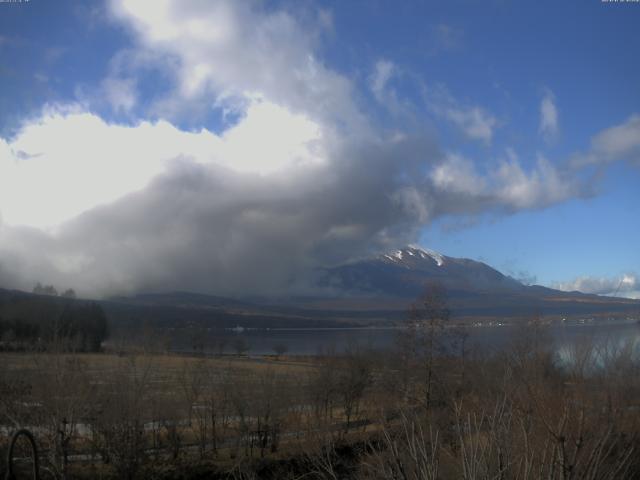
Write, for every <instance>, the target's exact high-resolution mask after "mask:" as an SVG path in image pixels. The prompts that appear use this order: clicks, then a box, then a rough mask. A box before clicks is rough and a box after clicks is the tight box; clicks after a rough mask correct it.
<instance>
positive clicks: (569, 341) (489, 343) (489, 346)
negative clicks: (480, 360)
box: [172, 321, 640, 355]
mask: <svg viewBox="0 0 640 480" xmlns="http://www.w3.org/2000/svg"><path fill="white" fill-rule="evenodd" d="M544 328H545V329H546V331H547V337H548V338H549V341H551V342H553V344H554V346H555V348H556V350H557V351H559V352H566V351H568V350H571V349H572V348H573V347H574V346H575V345H578V344H581V343H584V342H587V341H588V342H593V343H595V344H597V345H604V344H608V345H610V346H611V345H616V346H621V345H623V344H626V343H628V342H632V343H634V344H637V345H640V324H638V323H636V322H635V321H628V322H620V321H618V322H607V323H596V322H593V323H585V324H570V325H566V324H552V325H549V326H546V327H544ZM522 330H523V327H521V326H511V325H504V326H482V327H468V328H466V330H465V331H466V333H467V334H468V336H467V345H468V347H469V348H475V349H480V350H482V351H487V352H490V351H496V350H501V349H505V348H507V347H508V346H509V345H510V344H512V343H513V342H514V341H515V340H516V339H517V338H518V337H519V336H521V335H522ZM400 331H401V330H400V329H398V328H327V329H270V330H266V329H265V330H262V329H260V330H248V329H247V330H244V331H242V332H234V331H225V332H224V333H217V334H215V335H211V336H210V337H209V335H206V337H207V338H202V339H199V340H201V343H202V345H203V346H204V350H205V351H207V352H209V353H215V352H220V351H221V349H222V351H223V352H224V353H233V352H234V351H235V350H236V346H237V345H238V344H244V345H245V348H247V347H248V350H247V353H248V354H249V355H270V354H274V350H275V347H276V345H283V346H284V348H286V351H287V354H288V355H315V354H319V353H332V352H335V353H343V352H345V351H346V350H347V349H349V348H354V347H363V348H374V349H389V348H392V347H393V346H394V344H395V342H396V339H397V337H398V334H399V332H400ZM447 331H448V330H447ZM190 343H192V342H190V341H189V340H187V339H182V340H180V339H178V338H175V337H174V342H173V346H172V348H173V350H175V351H183V352H184V351H193V346H192V345H190Z"/></svg>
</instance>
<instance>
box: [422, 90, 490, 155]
mask: <svg viewBox="0 0 640 480" xmlns="http://www.w3.org/2000/svg"><path fill="white" fill-rule="evenodd" d="M423 94H424V98H425V101H426V104H427V108H428V109H429V110H430V111H431V112H432V113H434V114H435V115H436V116H438V117H440V118H443V119H445V120H447V121H448V122H450V123H452V124H453V125H454V126H455V127H456V128H458V129H459V130H460V131H461V132H462V133H463V134H464V135H465V136H466V137H467V138H470V139H472V140H478V141H480V142H482V143H484V144H485V145H490V144H491V142H492V141H493V134H494V131H495V129H496V127H497V126H498V120H497V118H496V117H495V116H494V115H493V114H491V113H490V112H488V111H487V110H486V109H484V108H482V107H480V106H477V105H463V104H462V103H461V102H459V101H458V100H457V99H456V98H454V97H453V96H452V95H451V94H450V93H449V91H448V90H447V89H446V88H445V87H443V86H437V87H434V88H427V87H424V91H423Z"/></svg>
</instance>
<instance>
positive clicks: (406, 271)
mask: <svg viewBox="0 0 640 480" xmlns="http://www.w3.org/2000/svg"><path fill="white" fill-rule="evenodd" d="M320 278H321V280H320V282H319V283H320V285H321V286H322V287H323V288H326V289H329V290H330V291H333V292H336V293H339V295H340V296H341V297H342V301H339V302H336V301H335V300H334V301H329V299H327V304H330V305H332V306H333V307H337V308H339V306H341V307H342V308H346V307H348V306H349V305H351V306H353V307H355V305H358V307H357V309H358V310H362V309H367V308H369V309H371V310H376V309H379V308H381V307H382V305H387V307H389V308H393V309H398V308H406V306H407V305H408V304H409V303H410V302H411V301H413V300H415V299H416V298H417V297H418V296H419V295H420V294H421V293H422V292H424V290H425V286H426V285H427V284H429V283H438V284H440V285H442V286H443V287H444V288H445V291H446V292H447V296H448V299H449V304H450V306H451V309H452V311H453V314H454V316H456V317H457V318H459V319H473V318H492V317H498V318H509V319H514V320H515V319H521V318H526V317H531V316H533V315H545V316H551V317H557V318H565V317H576V316H580V317H584V316H600V317H603V316H617V317H619V316H637V315H639V312H640V302H639V301H637V300H630V299H626V298H614V297H603V296H598V295H588V294H583V293H580V292H564V291H560V290H554V289H552V288H547V287H543V286H540V285H524V284H522V283H521V282H519V281H518V280H516V279H514V278H512V277H510V276H507V275H504V274H502V273H500V272H499V271H498V270H496V269H494V268H492V267H490V266H489V265H486V264H485V263H482V262H478V261H475V260H470V259H467V258H454V257H448V256H445V255H442V254H440V253H437V252H434V251H432V250H428V249H423V248H419V247H416V246H409V247H406V248H403V249H401V250H396V251H394V252H391V253H387V254H383V255H379V256H377V257H374V258H366V259H363V260H359V261H355V262H351V263H348V264H345V265H340V266H337V267H333V268H328V269H324V270H323V271H322V273H321V275H320ZM367 305H368V307H367ZM316 306H319V304H318V302H316Z"/></svg>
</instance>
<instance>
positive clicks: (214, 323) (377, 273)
mask: <svg viewBox="0 0 640 480" xmlns="http://www.w3.org/2000/svg"><path fill="white" fill-rule="evenodd" d="M317 279H318V280H317V285H316V289H315V292H314V294H313V295H307V296H305V297H301V296H291V297H279V298H226V297H218V296H212V295H206V294H199V293H192V292H162V293H144V294H138V295H134V296H128V297H124V296H121V297H114V298H110V299H107V300H102V301H100V302H99V303H100V305H101V306H102V308H103V310H104V312H105V313H106V315H107V317H108V319H109V321H110V323H111V325H113V326H114V327H116V328H119V327H127V328H128V327H134V328H138V327H142V326H147V327H162V328H183V327H184V328H193V327H196V328H232V327H235V326H236V325H242V326H243V327H245V328H308V327H337V326H355V325H388V324H393V323H396V322H399V321H402V320H404V319H405V318H406V314H407V310H408V308H409V306H410V305H411V303H412V302H414V301H415V300H416V299H417V298H418V296H419V295H420V294H421V293H423V292H424V289H425V285H427V284H428V283H432V282H437V283H439V284H441V285H442V286H443V287H444V289H445V291H446V295H447V299H448V303H449V307H450V309H451V311H452V318H453V319H454V320H456V321H461V322H475V321H485V320H496V319H500V320H503V321H511V322H517V321H521V320H527V319H530V318H531V317H532V316H535V315H542V316H544V317H546V318H548V319H562V318H567V319H571V318H574V319H578V318H609V317H616V318H621V317H623V318H629V317H631V318H636V319H640V301H638V300H630V299H626V298H613V297H602V296H597V295H587V294H583V293H580V292H563V291H559V290H554V289H551V288H546V287H542V286H539V285H523V284H522V283H520V282H519V281H517V280H515V279H514V278H512V277H509V276H508V275H504V274H502V273H500V272H499V271H498V270H496V269H494V268H492V267H490V266H489V265H486V264H485V263H482V262H478V261H475V260H469V259H465V258H454V257H448V256H446V255H441V254H439V253H437V252H434V251H432V250H428V249H422V248H418V247H415V246H410V247H406V248H403V249H401V250H397V251H394V252H390V253H387V254H383V255H378V256H375V257H370V258H364V259H361V260H358V261H354V262H350V263H346V264H343V265H339V266H335V267H331V268H324V269H321V270H319V271H318V272H317ZM20 298H24V299H26V300H27V301H29V299H30V298H33V299H35V300H36V301H37V299H38V298H40V296H36V295H32V294H27V293H24V292H17V291H6V290H1V289H0V307H2V305H3V304H4V305H5V306H6V305H10V304H11V303H12V302H15V301H16V299H20ZM52 301H54V302H59V301H61V300H59V299H56V298H54V299H52ZM0 317H2V311H1V309H0Z"/></svg>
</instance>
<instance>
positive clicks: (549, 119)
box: [539, 89, 559, 140]
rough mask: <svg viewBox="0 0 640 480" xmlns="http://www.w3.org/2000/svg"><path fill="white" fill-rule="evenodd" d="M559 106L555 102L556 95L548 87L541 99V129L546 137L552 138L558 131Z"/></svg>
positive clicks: (541, 132)
mask: <svg viewBox="0 0 640 480" xmlns="http://www.w3.org/2000/svg"><path fill="white" fill-rule="evenodd" d="M558 127H559V124H558V108H557V107H556V104H555V95H554V94H553V92H552V91H551V90H549V89H546V90H545V92H544V96H543V97H542V100H541V101H540V127H539V131H540V134H541V135H542V136H544V137H545V138H546V139H548V140H549V139H552V138H553V137H554V136H555V135H556V134H557V133H558Z"/></svg>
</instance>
